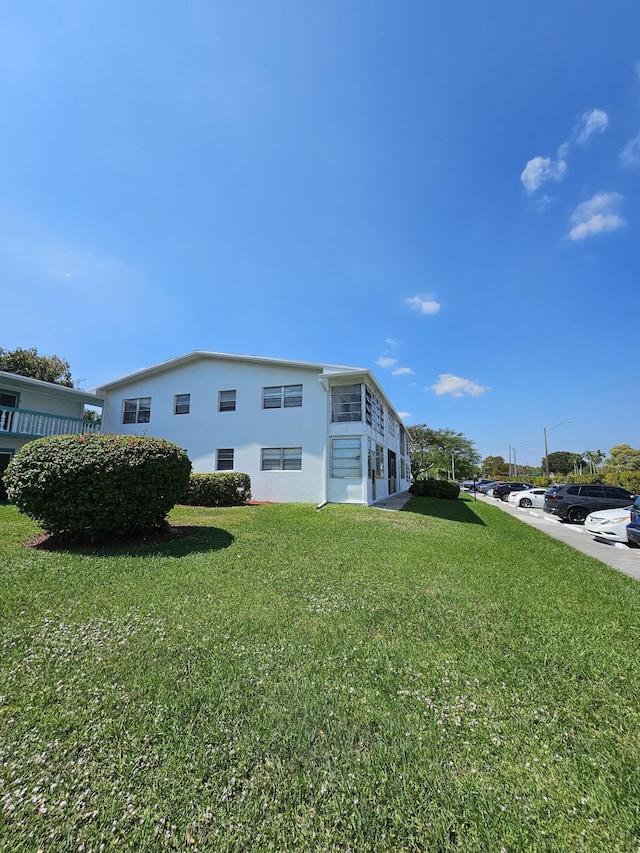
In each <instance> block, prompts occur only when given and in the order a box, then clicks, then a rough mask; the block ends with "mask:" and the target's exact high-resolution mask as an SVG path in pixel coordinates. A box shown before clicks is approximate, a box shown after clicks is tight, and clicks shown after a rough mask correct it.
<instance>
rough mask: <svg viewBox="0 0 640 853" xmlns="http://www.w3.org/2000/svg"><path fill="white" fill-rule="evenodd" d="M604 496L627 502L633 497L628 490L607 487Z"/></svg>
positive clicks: (618, 487)
mask: <svg viewBox="0 0 640 853" xmlns="http://www.w3.org/2000/svg"><path fill="white" fill-rule="evenodd" d="M604 494H605V497H607V498H616V499H618V498H619V499H620V500H627V498H630V497H631V495H630V494H629V492H628V491H627V490H626V489H622V488H620V486H605V487H604Z"/></svg>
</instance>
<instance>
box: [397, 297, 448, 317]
mask: <svg viewBox="0 0 640 853" xmlns="http://www.w3.org/2000/svg"><path fill="white" fill-rule="evenodd" d="M404 301H405V302H406V303H407V305H408V306H409V307H410V308H412V309H413V310H414V311H419V312H420V313H421V314H437V313H438V311H439V310H440V303H439V302H436V301H435V299H433V298H432V297H431V296H410V297H409V298H408V299H405V300H404Z"/></svg>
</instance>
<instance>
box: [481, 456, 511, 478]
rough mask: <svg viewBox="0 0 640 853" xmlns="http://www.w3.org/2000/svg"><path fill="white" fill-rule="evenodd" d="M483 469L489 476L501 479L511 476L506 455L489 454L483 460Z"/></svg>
mask: <svg viewBox="0 0 640 853" xmlns="http://www.w3.org/2000/svg"><path fill="white" fill-rule="evenodd" d="M482 470H483V472H484V473H485V474H486V475H487V477H496V478H498V479H500V478H502V477H508V476H509V466H508V465H507V463H506V462H505V460H504V456H487V458H486V459H485V460H483V462H482Z"/></svg>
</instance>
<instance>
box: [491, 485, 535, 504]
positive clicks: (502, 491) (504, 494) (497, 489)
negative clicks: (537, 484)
mask: <svg viewBox="0 0 640 853" xmlns="http://www.w3.org/2000/svg"><path fill="white" fill-rule="evenodd" d="M532 488H533V483H514V482H513V481H511V480H510V481H508V482H506V483H499V484H498V485H497V486H494V487H493V497H494V498H496V499H497V500H501V501H506V499H507V498H508V497H509V494H510V493H511V492H523V491H524V490H525V489H532Z"/></svg>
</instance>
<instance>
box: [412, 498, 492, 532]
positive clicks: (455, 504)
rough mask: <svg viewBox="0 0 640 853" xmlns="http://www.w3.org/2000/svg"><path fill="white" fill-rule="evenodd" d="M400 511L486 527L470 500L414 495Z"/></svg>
mask: <svg viewBox="0 0 640 853" xmlns="http://www.w3.org/2000/svg"><path fill="white" fill-rule="evenodd" d="M400 512H414V513H416V514H417V515H428V516H432V517H435V518H444V519H446V520H447V521H458V522H460V523H461V524H479V525H481V526H482V527H486V524H485V522H484V521H483V520H482V519H481V518H478V516H477V515H476V514H475V512H473V511H472V510H471V509H470V507H469V504H468V502H466V501H461V500H455V501H449V500H445V499H443V498H420V497H415V496H414V497H412V498H410V500H408V501H407V503H406V504H405V505H404V506H403V507H402V509H401V510H400Z"/></svg>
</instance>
